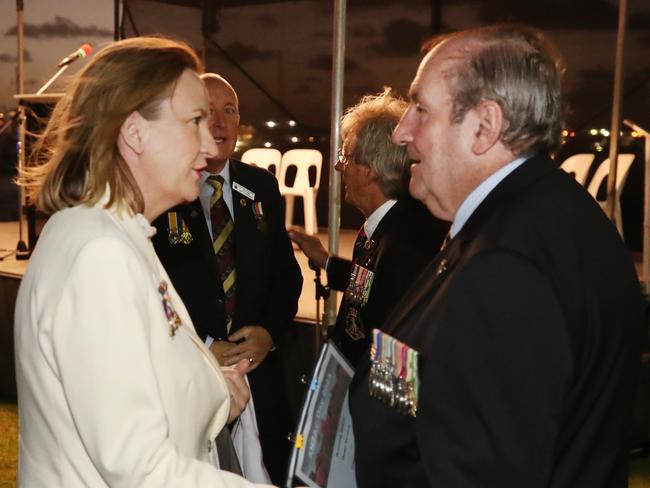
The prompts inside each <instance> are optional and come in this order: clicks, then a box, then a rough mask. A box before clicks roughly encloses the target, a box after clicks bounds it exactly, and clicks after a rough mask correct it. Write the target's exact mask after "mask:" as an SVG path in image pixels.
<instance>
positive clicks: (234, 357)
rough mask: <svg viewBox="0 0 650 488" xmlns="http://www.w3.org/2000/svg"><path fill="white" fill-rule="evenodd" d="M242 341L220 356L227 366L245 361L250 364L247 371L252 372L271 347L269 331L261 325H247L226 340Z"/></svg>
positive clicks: (271, 340) (271, 341)
mask: <svg viewBox="0 0 650 488" xmlns="http://www.w3.org/2000/svg"><path fill="white" fill-rule="evenodd" d="M242 339H243V342H241V343H239V344H236V345H235V347H233V348H230V349H228V350H227V351H225V352H224V353H223V354H222V356H223V358H224V361H225V365H227V366H230V365H232V364H237V363H238V362H239V361H241V360H242V359H246V360H247V361H248V362H249V363H250V368H249V371H252V370H254V369H255V368H257V367H258V366H259V365H260V363H261V362H262V361H264V358H266V355H267V354H268V353H269V351H270V350H271V348H272V347H273V339H272V338H271V334H269V331H268V330H266V329H265V328H264V327H262V326H261V325H247V326H245V327H242V328H241V329H239V330H238V331H237V332H235V333H234V334H232V335H230V336H228V340H229V341H232V342H236V341H240V340H242Z"/></svg>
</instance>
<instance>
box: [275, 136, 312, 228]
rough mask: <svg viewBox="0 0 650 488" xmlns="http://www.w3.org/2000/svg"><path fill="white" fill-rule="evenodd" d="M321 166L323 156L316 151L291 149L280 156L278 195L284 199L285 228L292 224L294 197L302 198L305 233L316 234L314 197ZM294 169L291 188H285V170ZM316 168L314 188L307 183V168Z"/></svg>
mask: <svg viewBox="0 0 650 488" xmlns="http://www.w3.org/2000/svg"><path fill="white" fill-rule="evenodd" d="M322 166H323V155H322V154H321V153H320V151H317V150H316V149H291V150H290V151H287V152H286V153H284V154H283V155H282V163H281V164H280V173H279V177H278V183H279V185H280V194H282V196H284V198H285V202H286V205H285V214H284V223H285V225H286V226H287V227H291V225H292V224H293V204H294V199H295V197H302V198H303V206H304V207H305V232H306V233H307V234H309V235H314V234H316V233H318V222H317V221H316V195H317V194H318V187H319V186H320V173H321V167H322ZM291 167H295V168H296V179H295V180H294V182H293V185H292V186H287V182H286V177H287V170H288V169H289V168H291ZM312 167H313V168H316V181H315V183H314V186H311V184H310V183H309V168H312Z"/></svg>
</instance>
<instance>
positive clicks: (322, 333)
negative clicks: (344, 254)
mask: <svg viewBox="0 0 650 488" xmlns="http://www.w3.org/2000/svg"><path fill="white" fill-rule="evenodd" d="M308 264H309V268H310V269H312V270H313V271H314V288H315V295H316V333H315V334H314V337H315V341H314V355H315V360H318V356H319V353H320V346H321V343H322V342H325V341H326V340H327V330H326V329H325V328H324V327H323V320H322V318H321V313H320V300H321V298H322V299H323V300H326V299H327V297H328V296H329V294H330V289H329V287H327V286H324V285H323V283H322V282H321V279H320V273H321V271H320V266H318V265H317V264H316V263H314V262H313V261H312V260H311V259H310V260H309V261H308Z"/></svg>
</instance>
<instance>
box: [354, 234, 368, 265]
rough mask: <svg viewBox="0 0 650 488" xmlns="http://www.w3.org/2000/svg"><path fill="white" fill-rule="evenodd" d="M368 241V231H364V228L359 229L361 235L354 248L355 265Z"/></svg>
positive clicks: (358, 235)
mask: <svg viewBox="0 0 650 488" xmlns="http://www.w3.org/2000/svg"><path fill="white" fill-rule="evenodd" d="M367 241H368V236H367V235H366V231H365V230H364V228H363V226H361V229H359V233H358V234H357V238H356V240H355V241H354V248H353V249H352V261H354V262H355V263H356V262H357V261H358V260H359V256H360V255H361V251H363V246H365V244H366V242H367Z"/></svg>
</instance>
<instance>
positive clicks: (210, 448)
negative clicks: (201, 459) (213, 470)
mask: <svg viewBox="0 0 650 488" xmlns="http://www.w3.org/2000/svg"><path fill="white" fill-rule="evenodd" d="M208 452H212V442H211V441H210V439H208Z"/></svg>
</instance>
